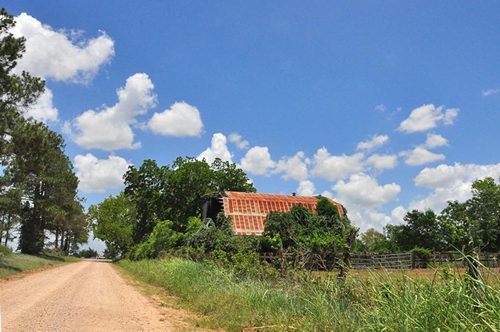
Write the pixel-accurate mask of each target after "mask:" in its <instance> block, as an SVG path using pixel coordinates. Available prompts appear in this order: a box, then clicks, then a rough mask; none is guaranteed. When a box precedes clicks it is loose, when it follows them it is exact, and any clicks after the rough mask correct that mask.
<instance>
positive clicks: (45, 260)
mask: <svg viewBox="0 0 500 332" xmlns="http://www.w3.org/2000/svg"><path fill="white" fill-rule="evenodd" d="M77 260H78V258H75V257H67V256H57V255H42V256H31V255H24V254H16V253H11V254H8V255H0V279H1V278H5V277H8V276H11V275H13V274H16V273H19V272H24V271H29V270H34V269H39V268H42V267H46V266H52V265H59V264H62V263H66V262H74V261H77Z"/></svg>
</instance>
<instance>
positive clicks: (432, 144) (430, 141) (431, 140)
mask: <svg viewBox="0 0 500 332" xmlns="http://www.w3.org/2000/svg"><path fill="white" fill-rule="evenodd" d="M446 145H448V140H447V139H446V138H444V137H443V136H441V135H437V134H427V139H426V141H425V144H424V146H425V147H428V148H429V149H432V148H437V147H440V146H446Z"/></svg>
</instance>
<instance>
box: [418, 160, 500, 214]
mask: <svg viewBox="0 0 500 332" xmlns="http://www.w3.org/2000/svg"><path fill="white" fill-rule="evenodd" d="M487 176H490V177H493V178H494V179H498V178H500V163H498V164H490V165H478V164H460V163H455V164H453V165H446V164H441V165H439V166H437V167H434V168H424V169H423V170H422V171H420V173H419V174H418V175H417V176H416V177H415V179H414V181H415V185H416V186H419V187H425V188H430V189H432V191H431V192H430V193H429V194H428V195H427V196H426V197H423V198H420V199H416V200H414V201H412V202H411V203H410V209H419V210H425V209H428V208H430V209H433V210H436V211H440V210H441V209H443V208H444V207H445V206H446V202H447V201H449V200H458V201H465V200H467V199H468V198H470V196H471V185H472V183H473V182H474V181H475V180H478V179H483V178H485V177H487Z"/></svg>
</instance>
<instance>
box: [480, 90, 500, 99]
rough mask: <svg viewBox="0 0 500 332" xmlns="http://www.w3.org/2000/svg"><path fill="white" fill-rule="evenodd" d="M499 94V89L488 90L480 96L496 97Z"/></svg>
mask: <svg viewBox="0 0 500 332" xmlns="http://www.w3.org/2000/svg"><path fill="white" fill-rule="evenodd" d="M499 93H500V89H488V90H484V91H483V92H482V93H481V94H482V95H483V97H490V96H493V95H497V94H499Z"/></svg>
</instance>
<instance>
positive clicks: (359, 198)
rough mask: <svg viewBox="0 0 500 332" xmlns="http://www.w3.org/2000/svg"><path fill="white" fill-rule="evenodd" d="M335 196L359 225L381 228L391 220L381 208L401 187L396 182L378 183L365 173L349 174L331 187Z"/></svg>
mask: <svg viewBox="0 0 500 332" xmlns="http://www.w3.org/2000/svg"><path fill="white" fill-rule="evenodd" d="M332 188H333V189H334V190H335V192H336V198H338V200H339V202H341V203H342V204H343V205H344V206H345V207H346V208H347V211H348V215H349V218H350V219H351V220H352V221H353V223H354V224H355V225H356V226H358V227H360V229H361V231H365V230H367V229H368V228H375V229H378V230H382V228H383V227H384V226H385V225H387V224H388V223H389V222H391V217H389V216H387V215H385V213H384V212H383V210H382V208H383V205H385V204H386V203H388V202H390V201H393V200H395V199H396V198H397V196H398V195H399V193H400V191H401V187H400V186H399V185H398V184H396V183H388V184H385V185H380V184H379V183H378V182H377V180H376V179H375V178H373V177H371V176H369V175H367V174H364V173H359V174H353V175H351V176H350V178H349V180H348V181H344V180H340V181H338V182H337V183H336V184H335V185H334V186H333V187H332Z"/></svg>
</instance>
